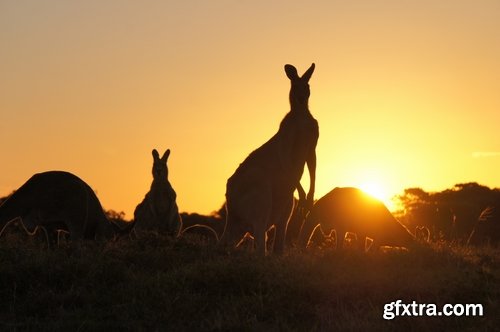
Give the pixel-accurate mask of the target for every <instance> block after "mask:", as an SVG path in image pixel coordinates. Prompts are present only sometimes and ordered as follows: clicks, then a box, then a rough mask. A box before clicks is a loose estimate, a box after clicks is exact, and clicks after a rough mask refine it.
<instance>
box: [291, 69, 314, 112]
mask: <svg viewBox="0 0 500 332" xmlns="http://www.w3.org/2000/svg"><path fill="white" fill-rule="evenodd" d="M314 67H315V65H314V63H313V64H312V65H311V67H309V69H308V70H306V72H305V73H304V75H302V77H300V76H299V75H298V74H297V68H295V67H294V66H292V65H285V73H286V76H288V78H289V79H290V81H291V83H292V87H291V89H290V105H291V107H292V110H294V109H297V108H299V109H304V108H305V109H308V101H309V95H310V94H311V91H310V90H309V79H311V75H312V74H313V72H314Z"/></svg>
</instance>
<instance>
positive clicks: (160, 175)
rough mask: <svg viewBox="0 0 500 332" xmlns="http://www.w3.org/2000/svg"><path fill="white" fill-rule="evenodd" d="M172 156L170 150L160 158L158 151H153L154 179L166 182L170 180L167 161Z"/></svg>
mask: <svg viewBox="0 0 500 332" xmlns="http://www.w3.org/2000/svg"><path fill="white" fill-rule="evenodd" d="M168 156H170V149H167V151H165V153H164V154H163V156H162V157H161V158H160V155H159V154H158V151H156V149H154V150H153V179H154V180H165V179H167V178H168V168H167V159H168Z"/></svg>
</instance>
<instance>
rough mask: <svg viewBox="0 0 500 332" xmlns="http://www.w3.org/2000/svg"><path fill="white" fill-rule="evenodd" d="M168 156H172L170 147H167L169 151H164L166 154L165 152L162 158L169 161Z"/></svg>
mask: <svg viewBox="0 0 500 332" xmlns="http://www.w3.org/2000/svg"><path fill="white" fill-rule="evenodd" d="M168 156H170V149H167V151H165V153H164V154H163V156H162V157H161V160H162V161H167V159H168Z"/></svg>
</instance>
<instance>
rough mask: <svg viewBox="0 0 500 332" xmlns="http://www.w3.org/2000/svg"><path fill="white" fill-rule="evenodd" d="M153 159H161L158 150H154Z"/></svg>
mask: <svg viewBox="0 0 500 332" xmlns="http://www.w3.org/2000/svg"><path fill="white" fill-rule="evenodd" d="M153 158H154V160H158V159H160V154H159V153H158V151H156V149H153Z"/></svg>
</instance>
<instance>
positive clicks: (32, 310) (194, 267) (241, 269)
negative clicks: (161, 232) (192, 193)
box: [0, 235, 500, 331]
mask: <svg viewBox="0 0 500 332" xmlns="http://www.w3.org/2000/svg"><path fill="white" fill-rule="evenodd" d="M26 241H27V242H26ZM499 262H500V250H498V249H492V248H482V249H468V248H464V247H461V246H451V245H448V244H446V243H442V244H434V245H432V246H431V247H429V248H423V249H421V250H416V251H413V252H405V251H398V250H393V251H388V252H374V253H360V252H356V251H353V250H344V251H331V250H330V251H319V250H316V251H309V252H299V251H298V250H294V249H290V250H289V251H288V252H286V253H285V254H284V255H283V256H271V257H256V256H255V255H253V254H251V253H247V252H242V251H232V252H228V251H225V250H222V249H219V248H217V247H216V246H214V245H213V244H209V243H207V242H206V241H203V240H202V239H200V238H194V237H191V238H185V239H181V240H176V241H174V240H172V239H170V238H166V237H160V236H155V235H151V236H148V237H144V238H142V239H132V240H131V239H122V240H120V241H117V242H111V243H84V244H81V245H68V244H66V245H62V246H61V247H60V248H56V249H50V250H49V249H46V248H44V245H43V244H41V243H40V242H36V241H33V240H26V239H23V240H21V241H19V240H18V241H15V240H12V239H10V238H2V239H0V330H2V331H25V330H36V331H57V330H60V331H102V330H108V331H219V330H225V331H336V330H338V331H434V330H435V331H494V330H497V329H498V327H499V326H500V306H499V297H500V268H499ZM396 300H402V302H403V303H405V304H408V303H412V301H416V302H417V303H435V304H437V305H438V307H437V308H438V310H441V306H442V305H444V304H446V303H450V304H466V303H480V304H482V305H483V308H484V312H483V316H482V317H465V316H462V317H444V316H441V317H414V316H411V317H409V316H404V317H394V319H392V320H385V319H384V318H383V314H384V304H387V303H390V302H394V301H396ZM399 310H400V312H402V311H403V310H402V308H400V309H399ZM392 312H395V310H393V311H392Z"/></svg>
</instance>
